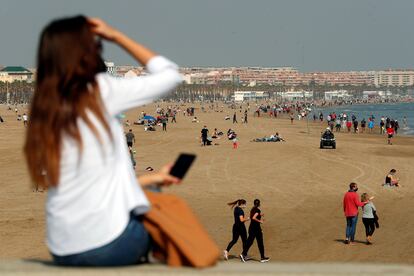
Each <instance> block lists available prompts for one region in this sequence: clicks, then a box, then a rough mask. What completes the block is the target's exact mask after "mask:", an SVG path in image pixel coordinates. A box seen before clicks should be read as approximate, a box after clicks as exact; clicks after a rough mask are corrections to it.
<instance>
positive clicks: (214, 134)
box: [211, 128, 223, 139]
mask: <svg viewBox="0 0 414 276" xmlns="http://www.w3.org/2000/svg"><path fill="white" fill-rule="evenodd" d="M220 136H223V132H222V131H218V130H217V128H215V129H214V132H213V136H211V138H213V139H220Z"/></svg>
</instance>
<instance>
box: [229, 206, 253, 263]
mask: <svg viewBox="0 0 414 276" xmlns="http://www.w3.org/2000/svg"><path fill="white" fill-rule="evenodd" d="M227 205H229V206H230V207H231V208H232V209H234V210H233V215H234V224H233V229H232V233H233V238H232V240H231V241H230V242H229V245H227V248H226V250H224V252H223V254H224V259H225V260H226V261H227V260H228V259H229V252H230V250H231V248H232V247H233V246H234V245H235V244H236V243H237V241H238V240H239V237H240V238H241V240H242V244H243V248H244V247H245V246H246V241H247V231H246V226H245V225H244V223H245V222H246V221H248V220H249V218H248V217H247V218H246V217H245V215H244V211H243V209H244V208H246V200H244V199H238V200H235V201H233V202H229V203H227Z"/></svg>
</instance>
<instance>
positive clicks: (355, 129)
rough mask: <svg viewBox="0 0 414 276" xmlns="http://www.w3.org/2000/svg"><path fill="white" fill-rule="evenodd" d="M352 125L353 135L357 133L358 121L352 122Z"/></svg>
mask: <svg viewBox="0 0 414 276" xmlns="http://www.w3.org/2000/svg"><path fill="white" fill-rule="evenodd" d="M353 124H354V133H357V132H358V121H357V120H356V119H355V120H354V121H353Z"/></svg>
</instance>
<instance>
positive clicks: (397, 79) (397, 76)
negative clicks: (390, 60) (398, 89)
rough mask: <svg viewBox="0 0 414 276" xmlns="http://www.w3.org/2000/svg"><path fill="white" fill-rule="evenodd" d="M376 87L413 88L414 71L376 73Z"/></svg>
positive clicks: (401, 70)
mask: <svg viewBox="0 0 414 276" xmlns="http://www.w3.org/2000/svg"><path fill="white" fill-rule="evenodd" d="M374 84H375V86H412V85H414V70H413V69H409V70H404V69H400V70H384V71H376V72H374Z"/></svg>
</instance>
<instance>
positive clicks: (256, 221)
mask: <svg viewBox="0 0 414 276" xmlns="http://www.w3.org/2000/svg"><path fill="white" fill-rule="evenodd" d="M253 204H254V206H253V208H252V210H251V211H250V219H251V222H250V226H249V238H248V239H247V241H246V246H245V247H244V248H243V253H241V254H240V259H241V261H242V262H246V260H247V258H246V257H247V252H248V251H249V249H250V247H251V246H252V244H253V242H254V240H255V239H256V241H257V246H258V247H259V251H260V256H261V259H260V262H261V263H265V262H268V261H269V260H270V258H268V257H266V256H265V253H264V244H263V232H262V227H261V226H260V225H261V224H262V223H263V222H264V219H262V216H263V214H262V213H261V211H260V209H259V207H260V200H258V199H255V200H254V203H253Z"/></svg>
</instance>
